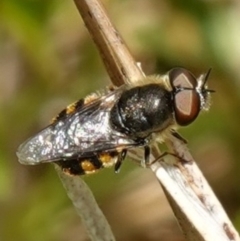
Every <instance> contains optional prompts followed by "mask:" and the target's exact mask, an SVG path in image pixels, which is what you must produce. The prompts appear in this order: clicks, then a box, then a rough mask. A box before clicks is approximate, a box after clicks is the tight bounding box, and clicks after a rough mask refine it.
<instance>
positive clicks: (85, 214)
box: [55, 165, 115, 241]
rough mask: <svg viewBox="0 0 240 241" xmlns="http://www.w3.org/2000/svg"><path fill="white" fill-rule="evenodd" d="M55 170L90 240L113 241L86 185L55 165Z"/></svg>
mask: <svg viewBox="0 0 240 241" xmlns="http://www.w3.org/2000/svg"><path fill="white" fill-rule="evenodd" d="M55 169H56V171H57V173H58V175H59V177H60V179H61V181H62V183H63V186H64V187H65V189H66V191H67V194H68V196H69V198H70V199H71V201H72V203H73V205H74V206H75V208H76V210H77V213H78V215H79V216H80V217H81V219H82V222H83V223H84V225H85V227H86V229H87V231H88V234H89V237H90V238H91V240H94V241H96V240H97V241H106V240H109V241H114V240H115V238H114V236H113V234H112V231H111V228H110V226H109V225H108V222H107V220H106V218H105V216H104V215H103V213H102V211H101V209H100V208H99V207H98V205H97V203H96V201H95V199H94V197H93V194H92V193H91V191H90V190H89V187H88V186H87V184H86V183H85V182H84V181H83V180H82V179H81V178H79V177H73V176H68V175H66V174H65V173H63V172H62V170H61V169H60V168H59V166H57V165H55Z"/></svg>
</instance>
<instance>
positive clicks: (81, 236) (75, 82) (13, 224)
mask: <svg viewBox="0 0 240 241" xmlns="http://www.w3.org/2000/svg"><path fill="white" fill-rule="evenodd" d="M104 4H105V6H106V8H107V10H108V12H109V15H110V16H111V18H112V20H113V22H114V23H115V25H116V26H117V28H118V29H119V31H120V33H121V34H122V35H123V38H124V39H125V40H126V42H127V43H128V44H129V47H130V49H131V51H132V53H133V54H134V56H135V57H136V60H137V61H139V62H141V63H142V68H143V69H144V71H146V73H148V74H154V73H165V72H166V71H168V70H169V69H171V68H172V67H174V66H183V67H185V68H187V69H189V70H191V71H192V72H193V73H195V74H196V75H199V74H201V73H203V72H206V71H207V69H208V68H209V67H212V68H213V71H212V74H211V76H210V81H209V85H210V87H211V88H212V89H215V90H216V94H214V95H213V100H212V108H211V110H210V111H209V112H208V113H205V114H203V115H201V116H200V117H199V118H198V120H197V121H196V122H195V123H194V124H193V125H191V126H189V127H188V128H186V129H183V130H181V131H180V132H181V133H182V134H183V136H185V137H186V138H187V139H188V140H189V148H190V149H191V150H192V153H193V155H194V156H195V158H196V160H198V161H199V162H198V163H199V165H200V167H201V169H202V170H203V172H204V173H205V175H206V177H207V179H208V180H209V182H210V183H211V185H212V187H213V189H214V190H215V192H216V193H217V195H218V197H219V198H220V200H221V201H222V203H223V205H224V207H225V208H226V210H227V212H228V214H229V215H230V217H231V219H232V220H233V221H234V223H235V225H236V227H237V228H238V229H240V185H239V183H240V182H239V173H240V162H239V160H238V159H239V158H238V157H239V156H240V148H239V143H240V128H239V122H240V118H239V117H240V116H239V114H238V111H239V109H240V101H239V99H240V91H239V88H240V65H239V63H240V44H239V43H240V28H239V11H240V4H239V1H237V0H215V1H213V0H212V1H204V0H202V1H200V0H196V1H190V0H168V1H159V0H150V1H147V0H139V1H134V0H114V1H107V0H105V1H104ZM108 83H109V80H108V77H107V74H106V71H105V70H104V68H103V65H102V63H101V60H100V58H99V55H98V53H97V51H96V48H95V46H94V45H93V43H92V41H91V39H90V36H89V35H88V33H87V31H86V29H85V27H84V24H83V23H82V20H81V18H80V15H79V13H78V12H77V10H76V8H75V5H74V2H73V1H54V0H45V1H43V0H20V1H19V0H2V1H1V4H0V108H1V113H2V114H1V117H0V138H1V139H0V142H1V146H0V159H1V162H0V204H1V205H0V213H1V215H0V240H18V241H20V240H24V241H28V240H36V241H41V240H44V241H48V240H49V241H50V240H58V241H59V240H60V241H61V240H68V241H69V240H86V234H85V231H84V228H83V227H81V221H80V220H79V218H78V217H77V215H76V213H75V212H74V209H73V207H72V206H71V203H70V201H69V200H68V198H67V197H66V193H65V191H64V190H63V188H62V186H61V183H60V181H59V180H58V177H57V175H56V173H55V171H54V170H53V167H52V166H51V165H47V164H46V165H39V166H34V167H32V166H21V165H20V164H19V163H18V161H17V158H16V156H15V152H16V149H17V147H18V145H19V144H20V143H21V142H22V141H23V140H25V139H26V138H27V137H29V136H31V135H33V134H34V133H36V132H37V131H38V130H40V129H41V128H42V127H44V126H46V125H47V124H48V123H49V120H50V119H51V118H52V116H54V115H56V114H57V113H58V111H60V110H61V109H62V108H63V107H64V106H65V105H67V104H69V103H71V102H73V101H74V100H76V99H79V98H81V97H83V96H84V95H86V94H88V93H90V92H93V91H95V90H96V89H101V88H104V86H105V85H107V84H108ZM85 179H86V181H87V182H88V183H89V185H90V186H91V188H92V189H93V191H94V194H95V196H96V197H97V199H98V200H99V203H101V206H102V207H103V209H104V212H105V213H106V214H107V217H108V219H109V220H110V223H111V225H112V227H113V229H114V233H116V235H117V240H125V241H126V240H159V238H161V240H183V237H182V235H180V232H179V230H178V228H177V226H176V224H175V222H174V218H173V215H172V213H171V211H170V209H169V207H168V204H167V203H166V200H165V199H164V197H163V196H161V197H159V196H160V195H162V194H161V190H160V188H159V186H158V184H157V182H156V180H155V179H154V177H153V175H152V174H151V172H149V171H147V170H142V169H141V168H139V167H137V166H136V165H135V164H133V163H131V162H126V163H125V164H124V166H123V168H122V170H121V173H120V174H119V175H115V174H114V173H113V170H112V169H109V170H103V171H101V172H100V173H99V174H97V175H93V176H90V177H85ZM152 185H156V186H154V187H153V186H152ZM150 187H151V188H150ZM138 194H139V196H138ZM160 199H161V200H162V201H161V202H162V203H161V206H160V207H159V200H160ZM136 201H137V202H136ZM158 210H159V212H158ZM129 212H130V213H131V215H129ZM130 216H131V217H130ZM143 217H144V218H143Z"/></svg>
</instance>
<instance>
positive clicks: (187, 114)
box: [169, 68, 201, 126]
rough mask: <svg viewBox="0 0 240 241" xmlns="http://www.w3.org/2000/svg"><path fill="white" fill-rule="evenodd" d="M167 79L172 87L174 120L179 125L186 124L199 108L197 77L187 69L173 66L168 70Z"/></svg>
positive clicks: (191, 120)
mask: <svg viewBox="0 0 240 241" xmlns="http://www.w3.org/2000/svg"><path fill="white" fill-rule="evenodd" d="M169 81H170V84H171V87H172V89H173V103H174V113H175V119H176V122H177V124H178V125H180V126H185V125H188V124H190V123H191V122H193V121H194V120H195V119H196V118H197V116H198V114H199V112H200V109H201V99H200V95H199V93H198V92H197V90H196V88H197V84H198V82H197V79H196V78H195V77H194V76H193V74H192V73H191V72H189V71H188V70H186V69H183V68H175V69H172V70H170V72H169Z"/></svg>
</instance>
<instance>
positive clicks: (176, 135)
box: [171, 130, 187, 144]
mask: <svg viewBox="0 0 240 241" xmlns="http://www.w3.org/2000/svg"><path fill="white" fill-rule="evenodd" d="M171 134H172V135H173V136H174V137H176V138H177V139H178V140H180V141H182V142H183V143H184V144H187V140H186V139H184V138H183V137H182V136H181V135H180V134H179V133H178V132H176V131H174V130H172V131H171Z"/></svg>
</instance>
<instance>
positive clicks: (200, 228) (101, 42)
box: [64, 0, 240, 241]
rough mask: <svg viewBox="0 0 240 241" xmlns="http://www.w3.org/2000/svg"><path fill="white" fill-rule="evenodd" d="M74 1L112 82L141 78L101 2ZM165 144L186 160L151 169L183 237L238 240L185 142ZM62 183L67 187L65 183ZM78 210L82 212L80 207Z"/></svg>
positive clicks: (136, 66)
mask: <svg viewBox="0 0 240 241" xmlns="http://www.w3.org/2000/svg"><path fill="white" fill-rule="evenodd" d="M74 1H75V4H76V6H77V8H78V10H79V12H80V14H81V16H82V18H83V20H84V22H85V25H86V27H87V28H88V30H89V32H90V34H91V36H92V38H93V40H94V42H95V44H96V46H97V48H98V50H99V52H100V55H101V57H102V60H103V62H104V64H105V66H106V69H107V71H108V73H109V76H110V78H111V80H112V82H113V83H114V84H115V85H117V86H119V85H121V84H123V83H129V82H131V81H135V80H136V79H139V78H142V77H143V76H144V73H143V72H142V71H141V69H140V68H139V67H138V65H137V64H136V62H135V61H134V59H133V58H132V56H131V54H130V53H129V51H128V48H127V47H126V45H125V44H124V42H123V40H122V38H121V37H120V35H119V33H118V32H117V30H116V29H115V28H114V27H113V25H112V24H111V22H110V20H109V18H108V16H107V14H106V12H105V10H104V9H103V6H102V5H101V3H100V2H99V1H97V0H74ZM166 144H167V146H168V147H169V149H170V150H172V151H174V152H175V153H177V154H178V156H184V157H187V159H186V160H189V162H186V163H181V162H179V160H175V161H174V163H177V165H170V164H167V163H166V162H156V163H154V164H153V165H152V166H151V169H152V171H153V172H154V173H155V174H156V177H157V179H158V180H159V182H160V184H161V185H162V187H163V190H164V192H165V194H166V196H167V198H168V200H169V203H170V205H171V207H172V209H173V211H174V213H175V215H176V217H177V220H178V222H179V224H180V226H181V228H182V230H183V233H184V234H185V237H186V239H187V240H209V241H210V240H211V241H212V240H218V241H221V240H240V239H239V235H238V233H237V232H236V230H235V229H234V227H233V225H232V223H231V221H230V220H229V218H228V217H227V215H226V213H225V211H224V210H223V208H222V206H221V204H220V203H219V201H218V200H217V198H216V197H215V195H214V193H213V192H212V190H211V188H210V187H209V185H208V183H207V181H206V180H205V178H204V177H203V175H202V174H201V172H200V170H199V169H198V167H197V166H196V164H195V161H194V160H193V158H192V156H191V154H190V153H189V151H188V149H187V148H186V145H185V144H184V143H182V142H181V141H180V140H178V139H177V138H174V137H170V138H169V139H168V140H166ZM158 156H159V150H158V149H154V152H153V156H152V158H153V159H155V158H157V157H158ZM184 159H185V158H184ZM76 180H79V179H76ZM64 185H65V187H66V189H67V190H69V188H68V183H64ZM72 191H74V190H72ZM69 196H71V194H69ZM76 201H77V200H76ZM75 206H76V204H75ZM77 206H78V205H77ZM78 212H80V213H81V210H78ZM97 240H100V239H97ZM102 240H104V239H102ZM107 240H109V239H107Z"/></svg>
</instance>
